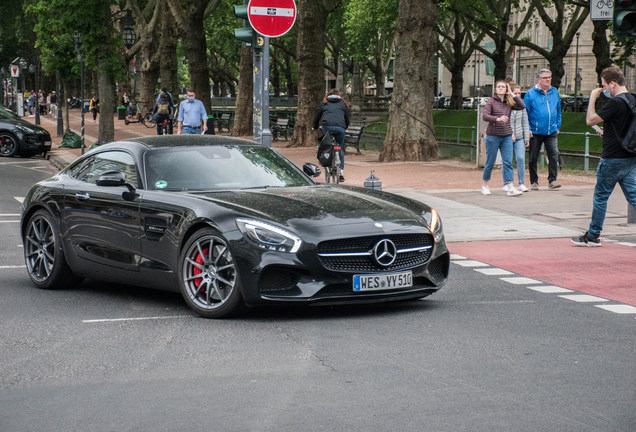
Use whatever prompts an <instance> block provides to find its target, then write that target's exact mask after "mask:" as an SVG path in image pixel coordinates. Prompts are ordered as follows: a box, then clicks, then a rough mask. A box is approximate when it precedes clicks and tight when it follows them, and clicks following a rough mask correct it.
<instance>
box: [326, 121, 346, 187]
mask: <svg viewBox="0 0 636 432" xmlns="http://www.w3.org/2000/svg"><path fill="white" fill-rule="evenodd" d="M331 146H332V152H333V157H332V158H331V165H330V166H327V167H325V181H326V182H327V183H335V184H339V183H340V174H341V171H340V150H341V149H342V147H341V146H340V144H338V143H337V142H336V136H335V135H334V134H333V133H331Z"/></svg>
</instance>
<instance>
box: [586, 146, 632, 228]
mask: <svg viewBox="0 0 636 432" xmlns="http://www.w3.org/2000/svg"><path fill="white" fill-rule="evenodd" d="M616 183H618V184H619V185H620V186H621V189H623V195H625V198H626V199H627V201H628V202H629V203H630V204H631V205H632V206H633V207H634V209H636V157H633V158H628V159H601V161H600V162H599V164H598V167H596V188H594V201H593V203H594V207H593V210H592V222H590V228H589V229H588V230H587V233H588V235H589V236H590V237H592V238H598V237H600V235H601V231H602V230H603V222H605V213H606V212H607V200H608V199H609V197H610V195H612V191H613V190H614V187H616Z"/></svg>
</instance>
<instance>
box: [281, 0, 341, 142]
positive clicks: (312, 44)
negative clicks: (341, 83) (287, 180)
mask: <svg viewBox="0 0 636 432" xmlns="http://www.w3.org/2000/svg"><path fill="white" fill-rule="evenodd" d="M341 2H342V0H299V2H298V43H297V49H296V51H297V60H298V113H297V115H296V124H295V126H294V135H293V137H292V138H291V140H290V143H289V146H290V147H301V146H309V145H314V143H315V138H316V136H317V133H315V132H312V123H313V118H314V113H315V111H316V107H317V106H318V104H319V103H320V100H321V99H322V98H323V96H324V79H325V76H324V61H325V40H324V34H325V28H326V25H327V17H328V16H329V13H331V12H332V11H333V10H334V9H335V8H336V7H338V5H340V3H341Z"/></svg>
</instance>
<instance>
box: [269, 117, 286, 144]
mask: <svg viewBox="0 0 636 432" xmlns="http://www.w3.org/2000/svg"><path fill="white" fill-rule="evenodd" d="M289 129H290V127H289V119H283V118H279V119H278V120H276V124H275V125H273V126H272V137H273V138H274V141H278V137H280V136H282V135H285V141H288V139H287V131H288V130H289Z"/></svg>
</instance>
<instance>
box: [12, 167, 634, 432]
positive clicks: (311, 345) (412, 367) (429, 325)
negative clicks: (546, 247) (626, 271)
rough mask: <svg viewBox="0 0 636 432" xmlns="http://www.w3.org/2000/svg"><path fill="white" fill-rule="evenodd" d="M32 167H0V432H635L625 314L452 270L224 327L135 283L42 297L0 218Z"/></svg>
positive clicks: (34, 175)
mask: <svg viewBox="0 0 636 432" xmlns="http://www.w3.org/2000/svg"><path fill="white" fill-rule="evenodd" d="M46 171H47V169H46V167H45V165H43V164H42V163H41V161H40V160H36V159H33V160H32V161H28V160H21V159H12V160H9V162H7V160H4V159H0V181H1V182H2V184H3V186H4V187H3V188H2V190H1V192H0V215H2V216H0V292H1V293H2V295H1V297H0V329H1V331H0V342H1V349H0V431H3V432H11V431H33V432H35V431H89V430H90V431H148V430H152V431H203V430H206V431H208V430H213V431H298V430H305V431H332V430H343V431H349V430H351V431H358V430H359V431H394V430H395V431H398V430H399V431H435V432H440V431H449V432H455V431H471V432H479V431H488V432H492V431H550V432H554V431H576V432H585V431H604V432H607V431H634V430H636V414H635V413H634V405H635V401H636V382H635V377H636V362H635V361H634V348H635V345H636V344H635V340H636V332H635V331H634V330H635V327H636V320H635V319H634V315H633V314H619V313H613V312H611V311H608V310H606V309H601V308H600V307H597V305H596V304H591V303H586V302H576V301H571V300H569V299H567V298H563V297H560V295H559V294H558V293H545V292H540V291H537V290H536V288H537V287H538V286H542V285H541V284H538V285H537V284H533V283H527V284H514V283H509V282H507V281H505V280H502V279H501V277H502V276H501V275H497V274H484V272H478V271H476V268H472V267H466V266H462V265H459V264H457V263H453V264H452V267H451V279H450V282H449V283H448V285H447V286H446V287H445V288H443V289H442V290H441V291H440V292H439V293H437V294H435V295H433V296H431V297H429V298H427V299H424V300H422V301H411V302H400V303H392V304H385V305H376V306H365V307H351V306H348V307H329V308H325V307H323V308H300V309H284V308H267V309H258V310H253V311H252V312H251V313H250V314H248V315H247V316H246V317H243V318H241V319H235V320H226V321H213V320H206V319H202V318H198V317H196V316H195V315H194V314H193V313H192V312H191V311H190V310H189V309H188V308H187V306H186V305H185V303H184V301H183V300H182V298H181V297H180V295H178V294H172V293H164V292H155V291H152V290H147V289H142V288H136V287H129V286H123V285H111V284H100V283H98V282H93V281H87V282H85V283H84V284H83V285H82V286H80V287H78V288H75V289H69V290H62V291H43V290H38V289H36V288H34V287H33V286H32V285H31V283H30V281H29V278H28V276H27V274H26V270H25V268H24V267H23V258H22V248H21V247H20V239H19V235H18V224H17V223H16V222H15V221H16V220H18V219H19V218H18V217H17V216H6V215H15V214H17V213H19V209H20V204H19V201H18V199H19V198H20V197H23V196H24V195H25V194H26V192H27V190H28V188H29V186H30V185H31V184H32V183H34V182H35V181H37V180H39V179H42V178H44V177H46V176H47V175H48V174H47V173H46ZM15 197H17V198H18V199H16V198H15ZM457 261H461V260H457ZM492 268H493V271H491V272H490V273H497V271H496V269H495V268H494V267H492ZM486 273H488V272H486ZM513 276H523V275H518V274H515V275H513ZM593 276H594V275H593V274H591V275H590V277H593ZM528 287H533V288H535V289H529V288H528Z"/></svg>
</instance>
